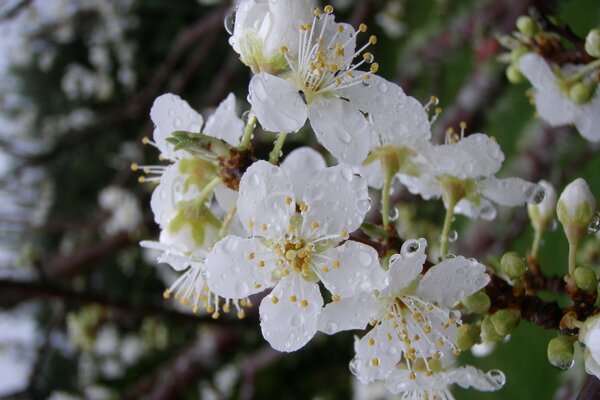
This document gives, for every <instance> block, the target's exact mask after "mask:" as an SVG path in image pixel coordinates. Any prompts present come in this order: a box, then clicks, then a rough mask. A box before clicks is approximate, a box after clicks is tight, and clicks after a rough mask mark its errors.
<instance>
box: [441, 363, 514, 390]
mask: <svg viewBox="0 0 600 400" xmlns="http://www.w3.org/2000/svg"><path fill="white" fill-rule="evenodd" d="M446 379H447V381H448V383H449V384H452V383H456V384H457V385H459V386H460V387H462V388H464V389H468V388H473V389H477V390H479V391H481V392H493V391H496V390H498V389H500V388H502V386H504V382H505V381H506V378H505V376H504V374H503V373H502V372H501V371H498V370H493V371H490V372H488V373H485V372H483V371H481V370H480V369H477V368H475V367H471V366H470V365H468V366H465V367H460V368H453V369H451V370H449V371H448V372H446Z"/></svg>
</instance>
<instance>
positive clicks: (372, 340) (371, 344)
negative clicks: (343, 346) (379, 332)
mask: <svg viewBox="0 0 600 400" xmlns="http://www.w3.org/2000/svg"><path fill="white" fill-rule="evenodd" d="M368 343H369V346H373V345H375V339H373V338H369V341H368Z"/></svg>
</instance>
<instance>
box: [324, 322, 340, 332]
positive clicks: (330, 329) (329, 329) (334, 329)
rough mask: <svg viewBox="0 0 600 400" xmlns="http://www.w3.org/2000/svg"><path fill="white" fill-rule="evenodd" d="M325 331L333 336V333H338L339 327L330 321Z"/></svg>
mask: <svg viewBox="0 0 600 400" xmlns="http://www.w3.org/2000/svg"><path fill="white" fill-rule="evenodd" d="M325 329H327V333H329V334H333V333H335V332H337V329H338V325H337V324H336V323H335V322H333V321H329V322H328V323H327V325H326V327H325Z"/></svg>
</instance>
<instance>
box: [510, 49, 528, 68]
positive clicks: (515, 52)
mask: <svg viewBox="0 0 600 400" xmlns="http://www.w3.org/2000/svg"><path fill="white" fill-rule="evenodd" d="M527 53H529V50H528V49H527V48H525V47H517V48H514V49H512V51H511V52H510V57H511V60H512V62H513V64H514V65H519V60H520V59H521V57H523V56H524V55H525V54H527Z"/></svg>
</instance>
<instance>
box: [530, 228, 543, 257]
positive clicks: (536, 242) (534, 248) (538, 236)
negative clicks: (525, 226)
mask: <svg viewBox="0 0 600 400" xmlns="http://www.w3.org/2000/svg"><path fill="white" fill-rule="evenodd" d="M541 241H542V230H541V229H535V236H534V237H533V244H532V245H531V257H533V259H534V260H535V259H536V258H537V254H538V251H539V250H540V243H541Z"/></svg>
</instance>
